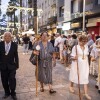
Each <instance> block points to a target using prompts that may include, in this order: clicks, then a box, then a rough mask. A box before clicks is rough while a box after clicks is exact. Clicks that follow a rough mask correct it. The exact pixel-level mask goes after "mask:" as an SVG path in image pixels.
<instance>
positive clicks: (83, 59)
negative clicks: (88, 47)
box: [81, 47, 85, 60]
mask: <svg viewBox="0 0 100 100" xmlns="http://www.w3.org/2000/svg"><path fill="white" fill-rule="evenodd" d="M81 49H82V52H83V56H82V59H83V60H84V59H85V57H84V49H85V47H81Z"/></svg>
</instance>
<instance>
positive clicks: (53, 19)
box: [48, 16, 57, 24]
mask: <svg viewBox="0 0 100 100" xmlns="http://www.w3.org/2000/svg"><path fill="white" fill-rule="evenodd" d="M56 22H57V16H52V17H50V18H48V24H53V23H56Z"/></svg>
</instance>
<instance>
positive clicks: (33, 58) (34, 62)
mask: <svg viewBox="0 0 100 100" xmlns="http://www.w3.org/2000/svg"><path fill="white" fill-rule="evenodd" d="M29 61H30V62H31V63H32V64H33V65H36V63H37V55H35V54H33V52H32V54H31V56H30V59H29Z"/></svg>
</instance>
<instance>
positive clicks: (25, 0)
mask: <svg viewBox="0 0 100 100" xmlns="http://www.w3.org/2000/svg"><path fill="white" fill-rule="evenodd" d="M22 7H25V8H28V0H22ZM22 30H23V31H26V30H28V11H27V10H22Z"/></svg>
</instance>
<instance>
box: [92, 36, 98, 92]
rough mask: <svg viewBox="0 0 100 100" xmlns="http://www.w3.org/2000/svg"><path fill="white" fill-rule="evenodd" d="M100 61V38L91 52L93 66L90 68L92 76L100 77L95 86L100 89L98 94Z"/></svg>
mask: <svg viewBox="0 0 100 100" xmlns="http://www.w3.org/2000/svg"><path fill="white" fill-rule="evenodd" d="M99 59H100V38H99V39H97V40H96V45H95V46H94V47H93V49H92V51H91V66H90V74H92V75H97V76H98V78H97V83H96V85H95V87H96V88H97V89H98V93H100V76H99V73H100V72H99V71H100V68H99V64H100V62H99Z"/></svg>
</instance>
